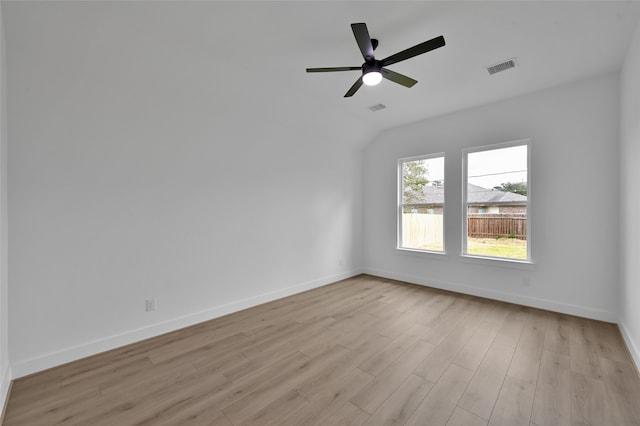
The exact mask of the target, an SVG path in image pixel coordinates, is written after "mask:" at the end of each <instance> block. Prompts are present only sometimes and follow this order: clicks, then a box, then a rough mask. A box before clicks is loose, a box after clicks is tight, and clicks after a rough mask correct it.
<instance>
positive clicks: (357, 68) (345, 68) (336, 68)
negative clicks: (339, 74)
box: [307, 67, 362, 72]
mask: <svg viewBox="0 0 640 426" xmlns="http://www.w3.org/2000/svg"><path fill="white" fill-rule="evenodd" d="M356 70H362V67H330V68H307V72H334V71H356Z"/></svg>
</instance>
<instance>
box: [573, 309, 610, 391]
mask: <svg viewBox="0 0 640 426" xmlns="http://www.w3.org/2000/svg"><path fill="white" fill-rule="evenodd" d="M592 323H593V322H592V321H588V320H585V319H583V318H575V317H572V318H571V320H570V327H571V331H570V335H569V351H570V354H571V370H572V371H574V372H576V373H581V374H584V375H586V376H589V377H593V378H594V379H602V366H601V365H600V353H599V351H598V345H597V342H596V336H595V334H594V332H593V329H592Z"/></svg>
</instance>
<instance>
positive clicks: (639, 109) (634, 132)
mask: <svg viewBox="0 0 640 426" xmlns="http://www.w3.org/2000/svg"><path fill="white" fill-rule="evenodd" d="M639 75H640V25H639V26H638V28H637V29H636V32H635V36H634V38H633V40H632V42H631V45H630V47H629V51H628V53H627V57H626V59H625V62H624V66H623V68H622V73H621V84H620V92H621V135H620V140H621V143H620V184H621V185H620V186H621V189H620V195H621V196H620V199H621V209H620V213H621V215H620V254H621V263H620V269H621V279H620V282H621V285H620V319H619V321H620V327H621V329H622V331H623V335H624V337H625V340H626V341H627V346H628V347H629V348H630V350H631V352H632V354H633V356H634V358H635V362H636V365H637V366H639V368H640V263H639V262H638V259H640V246H639V245H638V241H640V225H639V224H638V218H639V217H640V192H639V191H638V187H639V186H640V168H638V164H639V163H640V78H638V76H639Z"/></svg>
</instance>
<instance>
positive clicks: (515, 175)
mask: <svg viewBox="0 0 640 426" xmlns="http://www.w3.org/2000/svg"><path fill="white" fill-rule="evenodd" d="M529 157H530V156H529V142H528V141H518V142H510V143H505V144H498V145H491V146H485V147H480V148H473V149H467V150H465V151H464V156H463V167H464V169H463V170H464V172H463V173H464V182H463V192H464V198H463V199H464V206H463V208H464V212H463V227H464V232H463V250H462V253H463V255H468V256H479V257H490V258H497V259H503V260H519V261H527V260H530V258H531V255H530V253H531V252H530V235H529V229H530V226H528V224H527V220H528V216H529V215H528V212H529V205H530V201H529V200H530V193H529V185H528V182H529V169H530V168H529Z"/></svg>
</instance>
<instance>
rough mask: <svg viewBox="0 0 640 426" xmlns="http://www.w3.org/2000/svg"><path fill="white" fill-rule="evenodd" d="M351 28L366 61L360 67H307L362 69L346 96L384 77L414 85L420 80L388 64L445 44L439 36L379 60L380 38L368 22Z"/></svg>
mask: <svg viewBox="0 0 640 426" xmlns="http://www.w3.org/2000/svg"><path fill="white" fill-rule="evenodd" d="M351 30H352V31H353V35H354V36H355V38H356V42H358V47H359V48H360V52H362V57H363V58H364V63H363V64H362V66H359V67H331V68H307V72H334V71H356V70H361V71H362V75H361V76H360V78H358V79H357V80H356V82H355V83H354V84H353V86H351V88H350V89H349V90H348V91H347V93H345V95H344V97H345V98H349V97H351V96H353V95H354V94H355V93H356V92H357V91H358V89H359V88H360V87H361V86H362V84H363V83H364V84H366V85H367V86H375V85H376V84H378V83H380V81H381V80H382V78H383V77H384V78H386V79H387V80H391V81H393V82H394V83H398V84H400V85H402V86H405V87H413V86H414V85H415V84H416V83H417V82H418V81H417V80H414V79H412V78H409V77H407V76H406V75H402V74H399V73H397V72H394V71H391V70H389V69H387V68H385V67H386V66H387V65H391V64H395V63H396V62H400V61H404V60H406V59H410V58H413V57H414V56H418V55H422V54H423V53H427V52H429V51H431V50H434V49H437V48H439V47H442V46H444V44H445V43H444V37H443V36H439V37H436V38H433V39H431V40H429V41H425V42H423V43H420V44H416V45H415V46H413V47H410V48H408V49H405V50H403V51H402V52H398V53H396V54H394V55H391V56H389V57H387V58H384V59H383V60H381V61H379V60H377V59H376V58H375V56H374V55H373V51H374V50H375V49H376V47H378V40H376V39H375V38H374V39H372V38H371V37H369V31H368V30H367V24H365V23H364V22H361V23H356V24H351Z"/></svg>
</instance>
